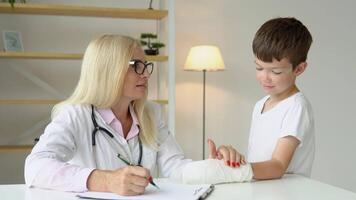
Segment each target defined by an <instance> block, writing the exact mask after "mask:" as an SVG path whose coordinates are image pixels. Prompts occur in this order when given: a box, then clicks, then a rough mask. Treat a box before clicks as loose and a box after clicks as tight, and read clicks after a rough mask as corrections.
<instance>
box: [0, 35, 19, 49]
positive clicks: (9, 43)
mask: <svg viewBox="0 0 356 200" xmlns="http://www.w3.org/2000/svg"><path fill="white" fill-rule="evenodd" d="M2 35H3V41H4V50H5V51H24V49H23V45H22V39H21V33H20V32H19V31H3V32H2Z"/></svg>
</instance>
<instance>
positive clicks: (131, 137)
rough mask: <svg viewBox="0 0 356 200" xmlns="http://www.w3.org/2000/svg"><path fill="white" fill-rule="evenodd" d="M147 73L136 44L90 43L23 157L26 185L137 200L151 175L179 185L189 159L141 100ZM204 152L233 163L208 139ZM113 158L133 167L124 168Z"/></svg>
mask: <svg viewBox="0 0 356 200" xmlns="http://www.w3.org/2000/svg"><path fill="white" fill-rule="evenodd" d="M152 71H153V63H150V62H147V61H146V60H145V56H144V53H143V51H142V49H141V47H140V45H139V44H138V42H137V41H136V40H134V39H132V38H129V37H124V36H119V35H104V36H102V37H100V38H97V39H95V40H93V41H92V42H91V43H90V44H89V46H88V48H87V49H86V51H85V54H84V58H83V63H82V69H81V74H80V79H79V82H78V84H77V86H76V88H75V91H74V92H73V94H72V95H71V96H70V97H69V98H68V99H67V100H65V101H63V102H61V103H60V104H58V105H56V106H55V107H54V109H53V112H52V121H51V123H50V124H48V126H47V127H46V129H45V132H44V134H43V135H42V136H41V137H40V140H39V142H38V143H37V144H36V146H35V147H34V148H33V150H32V152H31V154H30V155H29V156H28V157H27V159H26V163H25V181H26V184H27V185H28V186H34V187H41V188H49V189H56V190H63V191H74V192H82V191H87V190H90V191H106V192H114V193H117V194H120V195H137V194H141V193H143V192H144V190H145V187H146V186H147V185H148V183H149V179H150V178H151V176H155V175H156V174H155V173H156V172H157V171H159V172H160V175H161V176H163V177H170V178H178V179H179V177H180V176H181V173H182V172H181V171H182V170H181V169H182V167H183V166H184V165H185V164H187V163H189V162H191V160H190V159H186V158H185V157H184V155H183V152H182V150H181V149H180V147H179V145H178V144H177V143H176V141H175V139H174V138H173V137H172V135H171V134H169V133H168V130H167V128H166V126H165V124H164V122H163V121H162V116H161V113H160V111H159V109H158V107H157V105H155V104H153V103H149V102H147V101H146V98H147V83H148V79H149V77H150V75H151V73H152ZM209 146H210V154H211V155H210V157H211V158H215V157H218V158H219V159H224V160H225V161H226V163H228V162H227V161H229V162H231V163H235V161H236V160H238V159H239V158H238V156H239V155H238V154H236V151H235V149H233V148H231V147H230V146H221V147H219V148H218V149H216V148H215V145H214V143H213V142H212V141H210V142H209ZM118 154H120V157H121V158H123V159H124V160H126V161H128V162H130V163H132V164H133V165H140V166H129V165H127V164H126V163H125V162H124V161H122V159H119V158H118ZM217 155H218V156H217ZM231 165H232V164H231ZM141 166H142V167H141ZM232 166H233V165H232Z"/></svg>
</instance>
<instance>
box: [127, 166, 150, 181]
mask: <svg viewBox="0 0 356 200" xmlns="http://www.w3.org/2000/svg"><path fill="white" fill-rule="evenodd" d="M128 170H129V173H130V174H131V175H134V176H140V177H143V178H146V179H147V178H148V177H150V176H151V174H150V171H149V170H148V169H146V168H144V167H140V166H129V167H128Z"/></svg>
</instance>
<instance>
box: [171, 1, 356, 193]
mask: <svg viewBox="0 0 356 200" xmlns="http://www.w3.org/2000/svg"><path fill="white" fill-rule="evenodd" d="M355 7H356V2H355V1H353V0H343V1H330V0H329V1H325V0H315V1H307V0H299V1H290V0H289V1H284V0H267V1H257V0H251V1H246V0H234V1H233V0H219V1H214V0H195V1H189V0H179V1H176V31H177V32H176V37H177V41H176V44H177V46H176V49H177V54H176V59H177V69H176V83H177V85H176V95H177V96H176V98H177V99H176V102H177V105H176V135H177V139H178V141H179V142H180V144H181V145H182V147H183V149H184V150H185V152H186V154H187V155H188V156H190V157H192V158H194V159H201V151H202V150H201V148H202V146H201V142H202V141H201V140H202V137H201V135H202V114H201V113H202V73H199V72H186V71H183V70H182V68H183V65H184V61H185V59H186V56H187V54H188V51H189V48H190V47H191V46H193V45H198V44H215V45H218V46H219V47H220V48H221V51H222V54H223V57H224V59H225V64H226V66H227V70H226V71H224V72H211V73H207V91H206V95H207V102H206V103H207V107H206V114H207V119H206V123H207V124H206V130H207V131H206V135H207V136H208V137H209V138H212V139H215V140H216V142H217V143H219V144H221V143H230V144H232V145H233V146H235V147H237V148H238V149H240V150H241V151H242V152H243V153H245V152H246V147H247V140H248V131H249V123H250V116H251V112H252V108H253V106H254V103H255V102H256V101H257V100H258V99H259V98H261V97H262V96H263V95H264V94H263V93H262V90H261V89H260V88H259V86H258V84H257V82H256V81H255V66H254V64H253V54H252V50H251V42H252V39H253V36H254V34H255V32H256V31H257V29H258V28H259V27H260V25H262V23H264V22H265V21H266V20H268V19H271V18H274V17H278V16H282V17H285V16H294V17H296V18H298V19H300V20H301V21H302V22H303V23H304V24H305V25H306V26H307V27H308V28H309V29H310V31H311V33H312V35H313V37H314V42H313V44H312V47H311V50H310V53H309V59H308V60H309V68H308V69H307V71H306V73H304V74H303V75H302V76H301V77H300V78H299V80H298V85H299V87H300V89H301V90H302V91H303V92H304V93H305V94H306V95H307V97H308V98H309V100H310V101H311V103H312V105H313V108H314V114H315V119H316V137H317V146H316V147H317V152H316V158H315V162H314V168H313V173H312V178H315V179H317V180H321V181H323V182H327V183H329V184H332V185H336V186H340V187H343V188H346V189H349V190H352V191H354V192H356V173H355V171H354V169H355V168H356V158H355V156H354V153H353V152H355V144H356V142H355V141H356V134H355V128H354V124H355V122H356V117H355V113H356V106H355V102H356V101H355V100H356V79H355V78H354V77H355V75H356V66H355V65H356V64H355V61H354V58H355V56H356V50H355V45H356V38H355V35H356V26H355V23H354V22H355V19H356V13H355V12H354V8H355Z"/></svg>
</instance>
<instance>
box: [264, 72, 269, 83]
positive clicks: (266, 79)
mask: <svg viewBox="0 0 356 200" xmlns="http://www.w3.org/2000/svg"><path fill="white" fill-rule="evenodd" d="M262 79H263V81H265V82H270V81H271V76H270V74H269V72H264V73H263V75H262Z"/></svg>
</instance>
